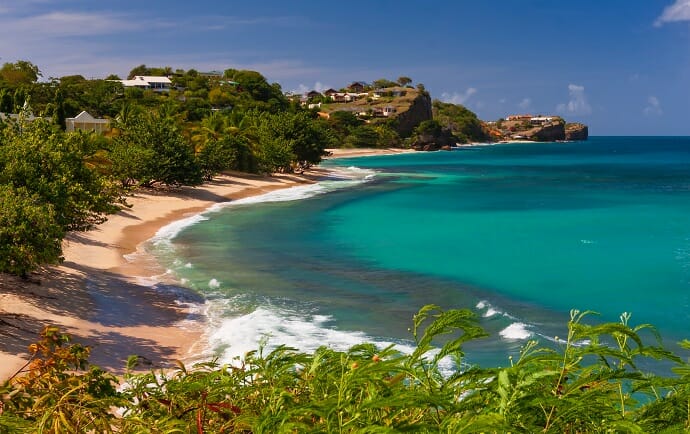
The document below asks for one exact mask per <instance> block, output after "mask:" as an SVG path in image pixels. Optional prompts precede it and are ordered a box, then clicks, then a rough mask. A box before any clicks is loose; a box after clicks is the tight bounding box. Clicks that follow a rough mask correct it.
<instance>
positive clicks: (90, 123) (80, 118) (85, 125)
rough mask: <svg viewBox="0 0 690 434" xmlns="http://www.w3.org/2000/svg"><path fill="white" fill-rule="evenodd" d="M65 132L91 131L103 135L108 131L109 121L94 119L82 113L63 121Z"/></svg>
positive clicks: (84, 112)
mask: <svg viewBox="0 0 690 434" xmlns="http://www.w3.org/2000/svg"><path fill="white" fill-rule="evenodd" d="M65 127H66V128H65V131H67V132H72V131H77V130H80V131H93V132H95V133H98V134H103V133H104V132H106V131H109V130H110V121H109V120H108V119H99V118H94V117H93V116H91V115H90V114H89V113H88V112H86V111H82V112H81V113H79V114H78V115H76V116H75V117H73V118H67V119H65Z"/></svg>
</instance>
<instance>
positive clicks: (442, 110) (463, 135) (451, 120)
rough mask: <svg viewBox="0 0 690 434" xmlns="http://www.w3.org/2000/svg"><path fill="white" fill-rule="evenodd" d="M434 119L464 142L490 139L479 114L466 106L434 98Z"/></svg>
mask: <svg viewBox="0 0 690 434" xmlns="http://www.w3.org/2000/svg"><path fill="white" fill-rule="evenodd" d="M432 110H433V114H434V119H436V120H437V121H438V122H439V123H440V124H441V125H442V126H444V127H446V128H449V129H450V130H451V131H452V133H453V134H454V135H455V136H456V137H457V138H458V139H460V140H461V141H463V142H468V141H470V142H481V141H485V140H488V139H489V136H488V134H487V132H486V131H485V130H484V127H483V126H482V122H481V121H480V120H479V118H477V115H476V114H475V113H473V112H472V111H470V110H468V109H467V108H466V107H464V106H462V105H458V104H451V103H445V102H441V101H439V100H434V102H433V103H432Z"/></svg>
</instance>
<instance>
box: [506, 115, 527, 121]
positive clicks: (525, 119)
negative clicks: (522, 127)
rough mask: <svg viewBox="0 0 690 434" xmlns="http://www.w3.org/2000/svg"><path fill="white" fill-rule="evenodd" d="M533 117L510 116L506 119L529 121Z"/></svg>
mask: <svg viewBox="0 0 690 434" xmlns="http://www.w3.org/2000/svg"><path fill="white" fill-rule="evenodd" d="M531 119H532V115H510V116H507V117H506V120H507V121H529V120H531Z"/></svg>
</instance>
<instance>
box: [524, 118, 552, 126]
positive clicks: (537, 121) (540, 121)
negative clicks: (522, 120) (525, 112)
mask: <svg viewBox="0 0 690 434" xmlns="http://www.w3.org/2000/svg"><path fill="white" fill-rule="evenodd" d="M552 120H553V117H551V116H535V117H533V118H531V119H530V120H529V122H530V124H532V125H545V124H548V123H550V122H551V121H552Z"/></svg>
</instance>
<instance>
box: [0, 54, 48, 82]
mask: <svg viewBox="0 0 690 434" xmlns="http://www.w3.org/2000/svg"><path fill="white" fill-rule="evenodd" d="M41 76H42V74H41V71H40V70H39V69H38V66H36V65H34V64H33V63H31V62H27V61H26V60H18V61H17V62H15V63H5V64H4V65H2V68H0V80H2V81H4V82H5V83H7V84H8V85H10V86H13V87H16V86H21V85H29V84H32V83H36V81H38V77H41Z"/></svg>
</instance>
